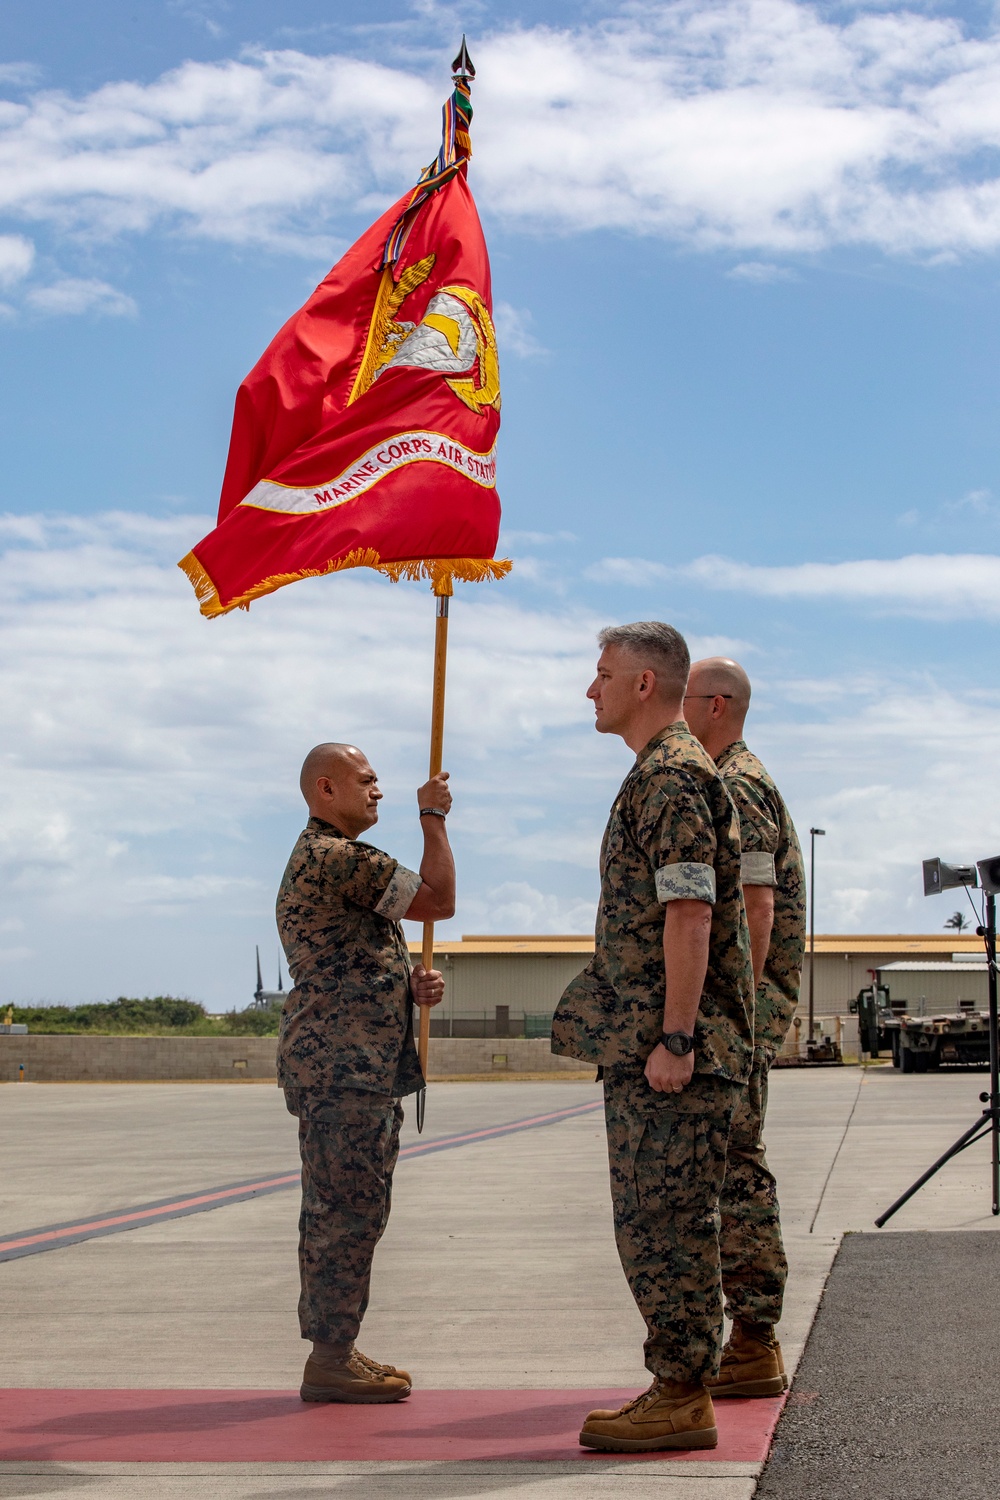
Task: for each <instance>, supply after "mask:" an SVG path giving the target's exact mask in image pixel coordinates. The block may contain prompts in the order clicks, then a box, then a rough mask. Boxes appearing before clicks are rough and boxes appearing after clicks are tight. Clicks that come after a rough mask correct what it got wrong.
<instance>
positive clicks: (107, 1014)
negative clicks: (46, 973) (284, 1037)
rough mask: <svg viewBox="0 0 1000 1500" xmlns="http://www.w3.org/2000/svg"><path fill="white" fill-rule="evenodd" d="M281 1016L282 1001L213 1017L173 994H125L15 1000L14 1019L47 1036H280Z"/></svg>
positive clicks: (201, 1008) (31, 1030)
mask: <svg viewBox="0 0 1000 1500" xmlns="http://www.w3.org/2000/svg"><path fill="white" fill-rule="evenodd" d="M280 1015H281V1011H280V1010H279V1009H278V1008H277V1007H276V1006H265V1007H262V1008H260V1009H258V1008H257V1007H256V1006H255V1007H253V1009H251V1010H231V1011H229V1012H228V1013H227V1014H226V1015H224V1016H209V1015H207V1014H206V1012H205V1007H204V1006H203V1005H198V1004H197V1003H196V1002H195V1001H194V1000H177V999H175V998H174V996H173V995H154V996H152V997H150V996H146V998H145V999H142V1000H132V999H129V998H127V997H126V996H125V995H120V996H119V997H118V999H117V1000H108V1001H100V1002H94V1003H93V1004H91V1005H15V1006H14V1015H13V1020H14V1021H16V1022H19V1023H22V1024H24V1025H26V1026H27V1028H28V1030H29V1032H35V1033H40V1034H42V1035H45V1036H52V1035H55V1034H63V1035H66V1034H71V1035H74V1036H88V1035H89V1036H276V1035H277V1033H278V1019H279V1017H280Z"/></svg>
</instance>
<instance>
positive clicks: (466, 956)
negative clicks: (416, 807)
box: [410, 932, 983, 1037]
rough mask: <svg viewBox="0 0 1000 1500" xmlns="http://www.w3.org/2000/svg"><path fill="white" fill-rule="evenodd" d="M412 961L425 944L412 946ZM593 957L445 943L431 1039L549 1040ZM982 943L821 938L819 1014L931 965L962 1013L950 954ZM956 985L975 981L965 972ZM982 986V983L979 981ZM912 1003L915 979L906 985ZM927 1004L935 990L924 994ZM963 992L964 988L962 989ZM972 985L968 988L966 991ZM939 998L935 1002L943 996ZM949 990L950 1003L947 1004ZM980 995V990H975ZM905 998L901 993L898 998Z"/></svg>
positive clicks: (530, 946)
mask: <svg viewBox="0 0 1000 1500" xmlns="http://www.w3.org/2000/svg"><path fill="white" fill-rule="evenodd" d="M410 949H411V952H412V954H413V956H414V958H417V957H419V953H420V944H419V943H418V942H414V943H411V944H410ZM593 951H594V939H593V938H592V937H577V936H572V935H568V936H567V935H557V936H537V937H536V936H531V935H525V936H511V935H502V934H492V933H489V934H469V935H468V936H465V937H463V938H461V940H458V941H441V942H439V943H438V944H437V945H436V947H435V951H434V961H435V964H436V965H437V967H438V968H440V969H442V970H443V971H444V974H445V976H446V981H447V988H446V992H445V999H444V1001H443V1002H442V1004H441V1006H440V1007H439V1008H438V1009H437V1010H436V1011H435V1012H434V1017H433V1022H432V1035H434V1036H478V1037H491V1036H547V1035H548V1033H549V1027H550V1024H551V1021H552V1013H553V1011H554V1010H555V1007H556V1004H557V1002H558V1000H559V996H560V995H561V994H562V992H563V990H564V989H565V987H566V985H567V984H568V983H569V981H570V980H571V979H572V978H573V977H574V975H576V974H578V973H579V972H580V970H581V969H582V968H583V967H584V966H585V964H586V963H587V961H588V959H589V958H590V956H591V954H592V953H593ZM982 953H983V944H982V939H981V938H977V937H973V936H959V935H957V934H955V933H941V934H937V933H923V932H919V933H893V934H885V933H860V934H859V933H850V934H845V935H838V934H832V935H831V934H826V933H824V934H823V935H822V936H820V935H819V934H817V937H816V956H815V964H816V967H815V980H814V986H815V989H814V1003H815V1012H816V1015H817V1016H818V1017H820V1018H822V1017H827V1016H830V1017H832V1016H838V1015H839V1016H842V1017H844V1018H845V1019H846V1018H847V1017H848V1015H849V1009H850V1003H851V1001H852V1000H853V999H854V998H855V997H856V995H857V993H858V991H859V990H860V989H862V988H863V987H864V986H866V985H869V984H871V982H872V977H873V974H874V973H875V972H877V971H879V970H881V971H883V983H885V982H889V984H890V991H891V992H892V993H893V994H894V993H895V990H894V988H893V986H894V984H895V985H897V986H899V985H902V984H903V983H904V980H903V973H902V972H901V971H900V972H898V974H897V976H894V977H890V975H888V974H886V973H885V972H884V971H885V970H886V968H887V966H888V965H891V964H895V963H901V962H902V963H907V962H908V963H915V962H918V963H922V964H926V963H927V962H928V961H929V962H931V963H934V964H944V965H946V966H947V970H946V972H945V973H943V974H942V975H941V978H940V980H938V979H937V978H935V980H934V995H935V999H934V1002H933V1003H934V1006H935V1007H936V1008H938V1009H941V1008H942V1007H944V1008H950V1009H957V1006H958V1001H959V999H960V998H964V994H965V992H964V990H963V993H962V996H959V994H958V993H957V991H956V992H955V994H954V995H952V994H951V989H952V988H954V985H955V984H956V983H957V980H956V979H955V978H954V975H955V971H956V970H959V969H960V964H957V963H956V964H953V963H952V958H953V955H957V954H963V955H966V954H967V955H969V957H970V958H971V957H973V956H976V957H979V956H981V955H982ZM959 978H964V979H965V980H967V981H969V982H970V983H971V982H972V975H971V974H970V973H965V971H964V969H963V970H962V973H960V975H959ZM976 982H977V985H979V984H982V982H983V979H982V976H981V975H980V974H978V973H977V975H976ZM905 983H906V985H907V988H906V996H907V997H908V996H909V993H910V990H909V985H910V976H909V975H908V976H907V979H906V981H905ZM926 983H927V982H925V991H926V993H927V995H928V1003H930V999H929V996H930V991H929V990H927V989H926ZM960 987H961V986H960ZM968 987H969V986H968V983H967V984H966V988H968ZM939 990H940V991H941V997H940V998H938V992H939ZM945 991H947V995H948V996H949V997H950V998H946V996H945ZM975 993H976V995H978V993H979V989H978V987H977V988H976V991H975ZM901 996H902V992H901ZM808 1005H809V956H808V954H807V955H806V965H805V970H804V973H803V976H802V996H801V1000H800V1006H799V1008H800V1013H801V1014H802V1015H803V1016H804V1015H805V1014H806V1013H807V1011H808Z"/></svg>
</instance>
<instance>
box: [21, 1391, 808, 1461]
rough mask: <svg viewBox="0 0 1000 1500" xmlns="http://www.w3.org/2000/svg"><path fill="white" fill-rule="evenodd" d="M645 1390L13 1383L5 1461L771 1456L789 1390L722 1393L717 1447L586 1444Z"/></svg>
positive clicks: (701, 1458)
mask: <svg viewBox="0 0 1000 1500" xmlns="http://www.w3.org/2000/svg"><path fill="white" fill-rule="evenodd" d="M636 1394H637V1393H636V1392H635V1391H634V1390H629V1391H622V1390H606V1389H605V1390H593V1391H592V1390H566V1389H563V1390H556V1391H553V1390H513V1391H512V1390H503V1391H414V1393H413V1395H412V1396H410V1397H409V1399H408V1400H406V1401H400V1402H396V1403H394V1404H393V1405H389V1406H337V1405H314V1404H312V1403H305V1402H302V1401H300V1400H299V1397H298V1394H297V1393H295V1392H292V1391H233V1390H223V1391H220V1390H213V1391H192V1390H176V1389H175V1390H163V1391H136V1390H128V1391H100V1390H7V1391H2V1392H0V1460H3V1461H5V1462H21V1463H23V1462H29V1461H30V1462H40V1463H45V1462H48V1463H53V1462H55V1463H80V1462H111V1463H129V1462H131V1463H135V1462H139V1463H182V1462H197V1463H287V1462H302V1463H310V1462H311V1463H317V1462H319V1463H322V1462H336V1461H338V1460H354V1461H358V1460H373V1459H374V1460H383V1461H393V1460H395V1461H399V1460H401V1459H406V1460H417V1461H423V1462H427V1463H437V1462H441V1461H442V1460H463V1459H464V1460H466V1461H468V1460H470V1459H484V1460H486V1459H506V1460H511V1459H521V1460H525V1459H527V1460H534V1461H536V1462H550V1461H551V1462H556V1461H560V1462H565V1461H566V1460H568V1459H575V1460H578V1461H579V1462H580V1463H581V1464H586V1463H591V1464H600V1463H601V1462H602V1460H606V1459H613V1460H614V1462H616V1463H620V1462H622V1461H630V1460H631V1461H637V1462H640V1463H641V1462H650V1461H659V1462H661V1463H670V1462H671V1461H675V1462H676V1461H677V1460H682V1461H684V1462H688V1463H689V1462H691V1461H692V1460H694V1461H697V1462H703V1463H762V1462H763V1460H764V1459H765V1458H766V1457H767V1453H768V1449H769V1447H770V1443H771V1437H772V1434H773V1432H774V1428H775V1424H776V1423H777V1420H778V1416H779V1414H780V1412H781V1407H782V1404H783V1399H784V1398H783V1397H781V1396H777V1397H773V1398H767V1399H764V1400H759V1399H758V1400H747V1401H735V1400H726V1401H720V1402H719V1404H718V1406H717V1407H716V1418H717V1421H718V1426H719V1446H718V1447H717V1448H711V1449H706V1448H702V1449H694V1450H690V1449H689V1450H684V1449H676V1450H674V1451H672V1452H664V1453H635V1454H623V1453H611V1454H603V1455H602V1454H600V1453H597V1452H595V1451H593V1450H591V1449H585V1448H581V1447H580V1446H579V1443H578V1436H579V1432H580V1425H581V1423H582V1421H583V1418H584V1417H585V1416H586V1414H587V1412H588V1411H589V1410H590V1409H591V1408H592V1407H595V1406H610V1407H612V1408H614V1407H617V1406H620V1405H622V1403H623V1402H625V1401H627V1400H630V1399H631V1398H632V1397H633V1396H634V1395H636Z"/></svg>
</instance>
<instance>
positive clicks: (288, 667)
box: [0, 512, 1000, 1008]
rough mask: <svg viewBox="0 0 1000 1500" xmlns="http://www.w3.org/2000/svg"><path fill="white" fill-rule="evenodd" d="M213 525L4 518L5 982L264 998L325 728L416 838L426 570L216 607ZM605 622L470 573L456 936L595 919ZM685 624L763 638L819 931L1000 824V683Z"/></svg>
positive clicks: (564, 926)
mask: <svg viewBox="0 0 1000 1500" xmlns="http://www.w3.org/2000/svg"><path fill="white" fill-rule="evenodd" d="M208 524H209V522H208V521H207V518H205V517H202V516H191V515H187V516H183V515H172V516H169V517H166V518H159V519H153V518H150V517H148V516H142V515H138V514H132V513H124V512H123V513H117V514H109V515H105V516H101V517H79V516H63V517H58V518H55V517H50V518H46V517H39V516H37V515H36V516H6V517H0V543H2V547H0V601H2V602H0V696H2V699H3V703H4V716H3V722H2V726H0V760H2V764H3V768H4V774H3V777H2V778H0V870H2V874H3V879H4V886H5V891H6V893H7V894H6V898H5V910H4V918H3V926H2V927H0V932H2V933H9V934H10V935H11V936H10V938H8V940H7V941H8V944H9V948H10V949H13V948H14V947H15V946H16V949H17V951H18V953H19V954H20V956H16V955H15V954H14V953H12V952H11V951H8V952H7V954H6V956H5V957H4V958H3V970H2V977H0V986H2V989H0V998H2V997H3V996H7V997H10V998H16V997H29V996H31V995H35V996H38V995H47V996H48V997H50V998H56V997H58V996H60V995H61V996H64V997H71V998H85V997H93V998H98V997H100V996H102V995H104V996H106V995H109V994H121V993H162V992H164V991H165V990H168V989H169V990H172V991H173V992H174V993H178V992H179V993H189V994H192V995H194V996H195V997H196V998H203V999H207V1000H208V1001H209V1002H210V1003H211V1004H212V1005H213V1007H214V1008H220V1007H223V1006H226V1005H231V1004H233V1003H246V999H248V998H249V993H250V990H251V989H252V976H251V970H250V965H251V964H252V952H253V943H254V942H258V941H259V942H261V944H262V948H263V951H264V956H265V958H267V956H268V953H269V952H272V953H273V952H274V951H276V950H275V949H274V947H273V946H272V948H271V949H268V946H267V945H268V943H269V942H270V943H271V944H272V945H274V944H275V939H274V936H273V931H274V929H273V915H272V911H273V897H274V890H275V887H276V884H277V880H278V878H279V876H280V871H281V868H282V866H283V863H284V860H285V858H286V856H287V852H288V849H289V847H290V845H291V842H292V840H293V839H294V837H295V834H296V832H297V831H298V828H299V827H300V826H301V822H300V811H299V798H298V793H297V788H296V784H295V783H296V773H297V767H298V764H299V762H300V759H301V757H302V755H303V754H304V752H305V750H306V749H308V747H309V746H310V745H311V744H313V743H315V742H316V741H318V740H320V739H327V738H337V739H339V738H345V739H351V740H354V741H356V742H358V743H360V744H361V745H362V746H364V747H365V748H366V749H367V750H368V751H369V754H371V756H372V758H373V760H374V762H375V764H376V766H377V768H378V770H379V772H380V775H381V777H382V781H383V788H384V790H385V792H386V801H385V803H384V804H383V818H382V822H381V823H380V826H379V829H378V831H377V835H376V841H377V842H379V843H380V844H381V845H382V846H383V847H387V848H389V849H391V850H393V851H394V852H395V853H397V854H398V855H399V856H400V857H401V858H403V859H404V860H405V861H406V862H407V863H411V864H412V863H413V862H414V861H415V860H417V859H418V858H419V836H418V833H417V829H416V819H415V817H414V807H415V804H414V802H413V789H414V787H415V786H416V785H417V784H418V782H419V781H420V780H421V779H422V777H423V775H424V768H425V765H426V736H427V715H428V698H429V676H430V657H431V640H432V633H433V624H432V608H431V597H430V594H429V592H428V590H427V589H426V588H424V587H422V586H416V585H400V586H394V585H391V584H389V583H388V582H386V581H385V580H381V579H378V578H376V577H374V576H372V575H368V574H366V573H364V572H358V573H354V574H343V575H340V576H339V577H337V578H334V579H330V578H320V579H313V580H307V581H305V582H303V583H299V584H296V585H295V586H294V587H292V588H288V589H285V590H282V591H280V592H279V593H278V594H276V595H274V596H272V597H270V598H267V599H263V600H260V601H259V602H258V603H256V604H255V605H254V606H253V608H252V610H251V611H250V612H249V614H243V613H237V614H234V615H232V616H228V617H226V618H225V619H222V620H218V621H213V622H209V621H206V620H204V619H202V617H201V616H200V615H199V614H198V611H197V608H196V604H195V600H194V596H193V593H192V591H191V589H190V586H189V585H188V583H187V581H186V579H184V577H183V576H182V575H181V573H180V572H179V571H178V570H177V568H176V567H175V565H174V562H175V559H176V558H177V557H178V556H180V555H181V554H182V553H183V552H184V551H186V550H187V548H188V547H189V546H190V544H191V542H192V541H193V540H195V539H196V538H197V537H199V536H200V535H202V534H203V531H204V530H205V529H206V527H207V525H208ZM604 623H606V621H605V619H604V618H603V617H600V616H597V615H595V614H592V613H590V612H588V611H584V610H582V609H579V608H575V607H573V606H572V605H568V604H567V605H565V606H563V607H561V608H559V609H551V608H548V609H539V608H536V607H533V606H532V605H531V603H530V602H527V603H526V602H524V596H523V595H519V594H517V593H515V592H514V590H513V589H512V588H508V587H507V586H505V585H498V586H488V585H483V586H481V587H478V588H461V589H460V590H459V591H458V596H457V598H456V600H455V603H454V607H453V612H452V630H451V647H450V665H449V689H448V709H447V739H446V747H447V761H448V764H449V768H450V769H451V770H452V772H453V778H454V785H455V789H456V811H455V814H454V817H453V820H452V829H453V835H454V838H455V841H456V845H457V848H458V860H459V868H460V872H461V897H460V906H459V913H458V917H457V919H456V921H455V922H454V923H452V924H450V927H449V928H446V929H445V930H446V932H447V931H450V932H451V933H452V934H457V933H458V932H461V931H476V930H478V931H489V930H493V931H504V930H506V931H513V930H518V929H523V930H525V931H536V932H537V931H545V930H549V931H553V930H555V931H567V932H568V931H572V930H573V929H574V928H576V929H577V930H579V931H581V932H586V931H588V930H590V928H591V926H592V918H593V910H594V902H595V899H596V891H597V879H596V861H597V852H598V846H599V841H600V836H601V831H602V829H603V825H604V820H605V817H606V813H607V808H608V806H609V804H610V802H611V799H612V798H613V796H614V793H615V791H616V789H617V787H618V785H619V783H620V780H621V778H622V776H623V775H624V773H625V771H626V770H627V768H628V764H629V760H630V757H629V752H628V751H627V750H626V749H625V747H624V746H623V745H622V744H621V742H620V741H618V740H617V739H610V738H606V737H603V736H598V735H595V734H594V732H593V729H592V727H591V726H592V713H591V708H590V705H589V704H588V703H587V702H586V700H585V698H584V693H585V690H586V687H587V685H588V684H589V682H590V680H591V678H592V675H593V667H594V661H595V658H596V654H597V648H596V643H595V634H596V631H597V629H598V628H599V627H600V626H601V625H602V624H604ZM691 646H692V651H693V653H694V654H695V655H705V654H716V653H719V652H722V653H725V654H734V655H737V656H738V657H742V658H744V659H746V658H747V656H748V655H749V654H750V653H751V652H753V653H754V656H753V660H754V663H755V666H754V678H755V699H754V702H755V709H754V718H753V721H752V724H751V729H752V737H753V741H754V743H755V745H756V746H757V747H758V748H760V750H761V751H762V753H763V754H764V757H765V759H766V761H767V762H768V763H769V765H770V766H771V768H772V770H773V771H774V773H775V775H776V776H777V779H778V781H779V784H780V785H781V786H782V787H783V789H784V790H785V792H786V795H787V796H788V799H789V802H790V804H791V806H792V809H793V813H794V814H795V816H796V818H797V820H798V821H799V824H800V826H802V827H804V828H808V827H809V826H810V823H819V825H820V826H822V827H825V828H826V829H827V838H826V839H825V840H824V842H823V849H822V854H821V859H822V869H821V873H822V883H821V885H820V888H819V920H820V923H821V926H823V927H826V928H833V929H834V930H836V929H847V930H849V929H851V928H855V929H858V928H860V929H861V930H868V931H878V930H885V931H888V930H898V929H900V928H912V929H913V930H919V929H920V928H922V927H927V926H933V925H934V922H935V921H936V917H937V912H936V908H931V907H929V906H927V905H925V904H924V903H923V902H922V898H921V897H920V894H919V891H920V887H919V881H918V874H919V861H920V859H921V858H923V857H924V856H925V855H928V854H934V853H940V854H941V855H942V857H944V858H949V857H953V858H955V859H960V858H962V859H964V858H966V857H982V856H983V855H985V854H988V853H990V852H991V851H992V850H993V849H994V848H1000V812H998V811H997V809H996V808H995V807H994V805H993V803H992V802H990V801H989V799H988V798H987V799H986V800H985V801H984V799H983V797H982V795H981V791H980V788H981V785H983V784H988V785H991V784H992V782H993V781H994V780H995V778H996V774H997V771H998V770H1000V765H998V764H997V762H998V760H1000V751H998V750H997V749H996V747H997V746H1000V693H996V692H991V691H990V690H988V689H983V688H981V687H980V688H977V689H976V691H975V692H970V693H967V694H964V695H963V694H960V693H956V692H954V691H949V690H945V689H943V688H939V687H937V686H936V685H935V684H934V683H933V682H932V681H930V680H929V679H928V678H927V677H926V675H920V676H914V677H913V678H912V679H911V678H909V677H901V676H895V677H893V676H887V675H885V674H879V673H877V672H875V671H873V672H872V673H871V674H870V676H868V677H867V678H863V679H859V678H858V677H856V676H854V675H851V676H850V677H845V678H844V679H843V680H840V679H836V678H814V679H803V678H795V679H794V680H789V679H787V678H786V679H782V678H779V677H778V676H777V675H776V674H775V671H774V667H773V663H772V662H771V661H770V659H769V658H768V656H767V653H766V652H761V651H760V649H759V648H757V647H756V643H754V642H753V641H737V640H730V639H727V638H723V637H710V636H705V637H700V638H698V637H696V638H693V639H692V640H691ZM973 767H974V773H975V774H973ZM945 915H947V913H946V912H944V913H942V915H941V921H942V922H943V921H944V916H945ZM54 933H58V934H59V939H58V941H54V940H53V934H54ZM15 934H16V936H15ZM268 961H269V962H270V961H271V960H270V959H268ZM244 967H245V968H246V973H245V975H244V972H243V969H244ZM244 980H245V981H246V983H244ZM244 990H245V991H246V997H245V999H244V1000H243V1001H241V1000H240V996H241V995H242V994H243V993H244Z"/></svg>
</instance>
